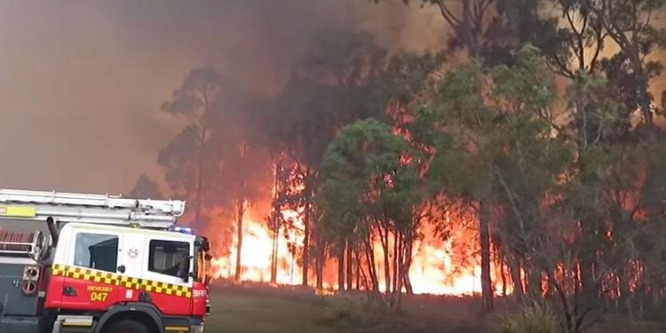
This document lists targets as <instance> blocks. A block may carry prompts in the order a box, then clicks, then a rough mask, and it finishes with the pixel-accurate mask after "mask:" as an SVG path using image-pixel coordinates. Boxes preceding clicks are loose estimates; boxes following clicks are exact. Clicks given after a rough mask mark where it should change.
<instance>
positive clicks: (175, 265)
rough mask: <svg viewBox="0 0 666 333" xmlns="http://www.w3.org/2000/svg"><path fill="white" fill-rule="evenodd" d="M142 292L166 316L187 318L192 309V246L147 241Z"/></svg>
mask: <svg viewBox="0 0 666 333" xmlns="http://www.w3.org/2000/svg"><path fill="white" fill-rule="evenodd" d="M145 246H146V247H145V251H146V253H148V260H147V262H146V263H145V265H144V269H145V271H144V273H143V283H144V284H145V286H144V288H143V289H144V290H145V291H146V292H147V293H148V294H149V295H150V299H151V301H152V303H153V304H155V306H156V307H157V308H159V309H160V311H162V313H164V314H165V315H171V316H177V315H182V316H187V315H189V314H190V312H191V306H192V303H191V302H192V280H193V279H192V277H190V272H191V269H192V266H193V265H191V260H192V256H193V251H194V249H193V244H192V242H187V241H184V240H182V239H173V240H171V239H168V238H152V237H147V241H146V242H145Z"/></svg>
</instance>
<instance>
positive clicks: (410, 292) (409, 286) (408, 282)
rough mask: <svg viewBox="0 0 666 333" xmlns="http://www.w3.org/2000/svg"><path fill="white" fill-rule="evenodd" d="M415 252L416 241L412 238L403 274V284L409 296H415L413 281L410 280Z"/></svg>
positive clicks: (408, 246)
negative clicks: (413, 253)
mask: <svg viewBox="0 0 666 333" xmlns="http://www.w3.org/2000/svg"><path fill="white" fill-rule="evenodd" d="M413 250H414V240H413V239H411V238H410V240H409V244H408V245H407V255H406V256H405V274H403V276H402V277H403V280H404V281H403V282H404V284H405V291H406V292H407V294H408V295H413V294H414V288H412V281H411V280H410V279H409V270H410V269H411V268H412V252H413Z"/></svg>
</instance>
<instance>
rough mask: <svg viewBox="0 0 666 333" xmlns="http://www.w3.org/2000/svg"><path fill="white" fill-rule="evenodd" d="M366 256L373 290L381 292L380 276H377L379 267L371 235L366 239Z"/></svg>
mask: <svg viewBox="0 0 666 333" xmlns="http://www.w3.org/2000/svg"><path fill="white" fill-rule="evenodd" d="M365 256H366V257H367V260H366V261H367V265H368V273H369V274H370V281H372V290H373V291H374V292H379V278H378V277H377V268H376V267H375V254H374V251H373V249H372V243H371V242H370V235H368V236H367V237H366V240H365Z"/></svg>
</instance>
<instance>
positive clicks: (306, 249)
mask: <svg viewBox="0 0 666 333" xmlns="http://www.w3.org/2000/svg"><path fill="white" fill-rule="evenodd" d="M306 184H307V183H306ZM308 188H309V186H307V185H306V188H305V190H304V191H306V195H308V193H309V192H307V191H309V189H308ZM311 207H312V205H311V204H310V200H309V195H308V198H307V199H306V200H305V207H304V208H303V213H304V214H305V216H304V217H303V230H304V232H303V233H304V235H303V281H301V285H302V286H303V287H307V285H308V267H310V209H311Z"/></svg>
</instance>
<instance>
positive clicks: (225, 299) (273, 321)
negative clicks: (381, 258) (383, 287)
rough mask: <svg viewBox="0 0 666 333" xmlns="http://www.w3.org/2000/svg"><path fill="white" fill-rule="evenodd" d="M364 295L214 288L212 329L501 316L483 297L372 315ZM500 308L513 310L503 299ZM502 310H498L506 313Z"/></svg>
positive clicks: (615, 322) (484, 325)
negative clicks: (486, 310)
mask: <svg viewBox="0 0 666 333" xmlns="http://www.w3.org/2000/svg"><path fill="white" fill-rule="evenodd" d="M364 299H365V298H364V296H363V295H348V296H326V297H322V296H316V295H314V294H313V293H312V292H310V291H304V290H302V289H299V288H269V287H257V286H249V287H248V286H246V287H238V286H235V287H229V286H224V287H223V286H215V285H214V286H212V289H211V314H210V316H209V317H208V318H207V328H206V331H208V332H240V333H243V332H253V333H254V332H256V333H264V332H294V333H299V332H308V333H329V332H390V333H393V332H419V333H425V332H441V333H472V332H495V331H496V329H495V327H496V322H497V318H498V315H497V314H490V315H482V314H481V313H480V311H479V308H480V303H479V302H480V300H479V299H477V298H472V297H466V298H459V297H445V296H425V295H421V296H413V297H408V298H406V299H405V301H404V303H403V311H401V312H400V313H399V314H398V315H393V316H387V315H385V314H373V313H372V309H368V308H367V307H364V305H363V304H364V302H363V300H364ZM497 303H498V307H500V308H504V309H506V308H508V307H509V306H508V305H507V300H502V299H498V300H497ZM502 311H504V310H501V311H499V312H502ZM664 331H666V329H665V327H664V326H661V325H658V324H656V323H649V322H642V321H630V320H628V319H627V318H626V317H621V318H618V317H613V316H605V317H603V318H601V319H600V323H599V324H597V325H596V326H595V327H594V328H593V329H591V330H590V331H586V332H590V333H600V332H604V333H605V332H635V333H652V332H655V333H656V332H664Z"/></svg>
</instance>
